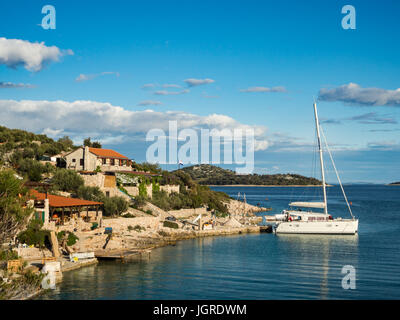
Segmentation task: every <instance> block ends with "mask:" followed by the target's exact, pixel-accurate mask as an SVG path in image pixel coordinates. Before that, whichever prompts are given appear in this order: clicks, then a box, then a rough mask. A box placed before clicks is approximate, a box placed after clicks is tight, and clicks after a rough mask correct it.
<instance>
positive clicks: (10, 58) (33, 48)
mask: <svg viewBox="0 0 400 320" xmlns="http://www.w3.org/2000/svg"><path fill="white" fill-rule="evenodd" d="M73 54H74V53H73V51H72V50H60V49H59V48H57V47H56V46H50V47H48V46H46V45H45V44H44V42H40V43H39V42H29V41H26V40H19V39H7V38H0V64H4V65H6V66H7V67H10V68H16V67H18V66H19V65H22V66H24V68H25V69H26V70H28V71H40V70H42V68H43V66H44V65H45V64H46V63H49V62H52V61H53V62H57V61H59V60H60V57H62V56H64V55H73Z"/></svg>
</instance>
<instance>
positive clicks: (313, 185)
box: [207, 184, 332, 187]
mask: <svg viewBox="0 0 400 320" xmlns="http://www.w3.org/2000/svg"><path fill="white" fill-rule="evenodd" d="M207 186H208V187H322V185H316V184H304V185H301V184H293V185H279V184H208V185H207ZM326 186H327V187H332V186H331V185H326Z"/></svg>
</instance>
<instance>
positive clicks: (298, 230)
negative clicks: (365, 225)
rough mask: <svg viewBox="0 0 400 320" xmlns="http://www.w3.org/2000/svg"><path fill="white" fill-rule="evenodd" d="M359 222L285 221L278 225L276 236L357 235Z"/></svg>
mask: <svg viewBox="0 0 400 320" xmlns="http://www.w3.org/2000/svg"><path fill="white" fill-rule="evenodd" d="M357 232H358V220H330V221H312V222H311V221H310V222H309V221H285V222H281V223H279V224H278V225H277V227H276V229H275V233H276V234H289V233H290V234H343V235H344V234H349V235H352V234H356V233H357Z"/></svg>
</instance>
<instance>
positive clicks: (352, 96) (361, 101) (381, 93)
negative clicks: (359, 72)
mask: <svg viewBox="0 0 400 320" xmlns="http://www.w3.org/2000/svg"><path fill="white" fill-rule="evenodd" d="M318 99H319V100H321V101H341V102H344V103H348V104H352V105H360V106H400V88H399V89H396V90H386V89H380V88H361V87H360V86H359V85H358V84H356V83H349V84H345V85H342V86H340V87H338V88H334V89H324V88H323V89H321V90H320V91H319V97H318Z"/></svg>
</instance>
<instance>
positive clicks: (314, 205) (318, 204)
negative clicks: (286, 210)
mask: <svg viewBox="0 0 400 320" xmlns="http://www.w3.org/2000/svg"><path fill="white" fill-rule="evenodd" d="M289 206H291V207H303V208H320V209H323V208H325V203H323V202H291V203H289Z"/></svg>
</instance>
